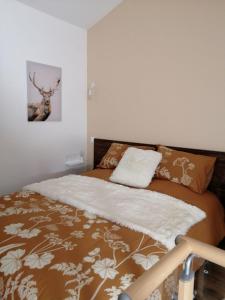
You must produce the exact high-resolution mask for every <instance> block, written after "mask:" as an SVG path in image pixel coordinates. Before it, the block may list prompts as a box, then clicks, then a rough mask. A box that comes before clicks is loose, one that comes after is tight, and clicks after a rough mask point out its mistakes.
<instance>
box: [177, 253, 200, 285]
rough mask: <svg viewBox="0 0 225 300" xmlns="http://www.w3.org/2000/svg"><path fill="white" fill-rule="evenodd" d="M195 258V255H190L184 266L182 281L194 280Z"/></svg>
mask: <svg viewBox="0 0 225 300" xmlns="http://www.w3.org/2000/svg"><path fill="white" fill-rule="evenodd" d="M195 257H196V255H195V254H190V255H189V256H188V257H187V258H186V259H185V261H184V264H183V272H182V273H181V277H180V279H181V280H183V281H190V280H191V279H192V278H193V276H194V272H193V271H192V262H193V259H194V258H195Z"/></svg>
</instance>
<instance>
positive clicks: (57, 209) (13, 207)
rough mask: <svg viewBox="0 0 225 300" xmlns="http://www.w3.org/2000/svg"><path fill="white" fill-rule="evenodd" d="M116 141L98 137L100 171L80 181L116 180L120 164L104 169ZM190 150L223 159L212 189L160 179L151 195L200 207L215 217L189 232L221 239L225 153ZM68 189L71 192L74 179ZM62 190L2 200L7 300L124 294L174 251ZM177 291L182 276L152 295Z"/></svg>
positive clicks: (2, 292) (0, 265)
mask: <svg viewBox="0 0 225 300" xmlns="http://www.w3.org/2000/svg"><path fill="white" fill-rule="evenodd" d="M112 142H117V141H111V140H103V139H95V143H94V169H93V170H91V171H88V172H85V173H84V174H83V175H84V176H83V175H82V176H78V178H76V179H75V180H78V181H81V182H83V181H84V179H83V178H81V177H84V178H87V182H88V183H89V182H90V181H91V180H92V179H93V181H94V183H95V182H96V181H97V184H100V185H102V184H103V182H104V184H106V183H107V182H108V181H109V177H110V175H111V173H112V170H110V169H98V168H96V167H97V165H98V164H99V162H100V161H101V158H102V157H103V156H104V155H105V153H106V152H107V150H108V149H109V147H110V145H111V143H112ZM119 142H120V143H125V142H124V141H122V142H121V141H119ZM128 144H129V145H131V146H135V147H136V146H152V147H155V145H147V144H137V143H128ZM172 148H174V149H181V148H175V147H172ZM182 150H184V149H182ZM185 151H187V152H190V153H196V154H205V155H209V156H215V157H217V162H216V165H215V170H214V174H213V177H212V180H211V183H210V185H209V190H208V191H206V192H205V193H204V194H197V193H195V192H193V191H191V190H189V189H187V188H186V187H184V186H181V185H178V184H176V183H174V182H170V181H167V180H160V179H154V180H153V181H152V183H151V184H150V185H149V186H148V187H147V189H146V191H145V193H146V192H148V191H147V190H151V191H156V192H160V193H163V194H166V195H170V196H173V197H175V198H177V199H181V200H182V201H184V202H185V203H187V204H191V205H194V206H195V207H198V208H200V209H201V210H202V211H204V212H205V213H206V216H207V217H206V218H204V219H203V220H202V221H200V222H198V223H196V224H195V225H194V226H192V227H191V228H190V230H188V232H187V235H188V236H190V237H193V238H195V239H198V240H201V241H203V242H206V243H209V244H212V245H218V243H219V242H220V241H221V240H222V239H223V238H224V235H225V228H224V208H223V205H224V201H225V153H222V152H215V151H208V150H207V151H205V150H195V149H185ZM95 179H96V180H95ZM71 180H73V178H71ZM103 180H104V181H103ZM58 183H59V184H58ZM58 183H57V184H58V185H60V184H64V185H65V182H63V183H62V182H61V181H60V182H59V181H58ZM54 184H56V183H55V182H54ZM66 184H67V183H66ZM84 184H86V182H85V183H84ZM86 185H87V184H86ZM111 185H112V184H111V183H109V186H107V188H109V189H110V188H111ZM114 185H115V184H114ZM65 189H66V190H67V191H68V186H67V185H66V188H65ZM96 189H97V188H96ZM125 189H126V188H125ZM56 190H57V187H56V188H55V190H54V191H56ZM71 190H72V189H71ZM43 191H44V190H43ZM125 191H126V192H129V191H128V190H125ZM94 192H95V191H94ZM97 192H99V191H97ZM89 193H90V191H89ZM55 194H56V196H55V197H53V198H55V199H53V198H50V197H49V196H48V193H46V194H45V192H43V194H41V193H37V192H35V191H32V190H29V189H28V190H27V189H25V190H22V191H20V192H17V193H13V194H11V195H5V196H3V197H2V198H1V200H0V224H1V228H0V298H1V299H29V300H33V299H41V300H53V299H54V300H55V299H59V300H60V299H67V300H79V299H80V300H94V299H102V300H106V299H110V300H116V299H117V297H118V295H119V294H120V293H121V291H122V290H125V289H126V288H127V287H128V286H129V285H130V284H131V283H132V282H133V281H134V280H135V279H136V278H137V277H138V276H140V275H141V274H142V273H143V272H144V271H145V270H148V269H149V268H150V267H151V266H152V265H154V264H155V263H156V262H157V261H158V260H159V259H160V257H162V256H163V255H164V254H165V253H167V252H168V248H167V247H166V246H165V245H164V244H163V243H161V242H159V241H157V240H154V239H153V238H151V237H150V236H149V235H148V234H144V233H143V232H140V231H138V230H131V229H130V228H128V226H122V225H121V224H120V223H119V222H113V221H112V220H111V218H105V217H103V216H102V215H101V214H100V215H99V214H95V213H93V211H91V210H84V209H82V208H83V207H85V206H82V205H84V204H78V205H77V206H76V205H72V204H73V203H72V202H73V201H74V203H75V204H76V201H75V200H76V199H73V198H71V195H69V196H68V198H67V199H68V200H70V201H67V202H65V201H62V200H57V197H58V195H57V193H56V192H55ZM81 194H82V193H80V197H81V199H82V195H81ZM94 197H96V196H94ZM99 197H100V196H99ZM58 198H59V197H58ZM60 199H61V198H60ZM71 201H72V202H71ZM71 203H72V204H71ZM175 292H176V274H171V276H170V277H169V278H168V279H167V280H166V281H165V282H164V283H163V285H162V286H161V287H159V288H158V289H157V290H156V291H155V292H154V293H153V294H152V295H151V296H150V297H149V300H156V299H169V298H170V297H171V295H172V294H173V293H175Z"/></svg>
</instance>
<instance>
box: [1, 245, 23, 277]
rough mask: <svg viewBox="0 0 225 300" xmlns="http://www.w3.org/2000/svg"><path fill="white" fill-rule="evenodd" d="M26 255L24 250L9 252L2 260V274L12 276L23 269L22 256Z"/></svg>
mask: <svg viewBox="0 0 225 300" xmlns="http://www.w3.org/2000/svg"><path fill="white" fill-rule="evenodd" d="M24 254H25V250H24V249H17V250H13V251H9V252H8V253H7V254H6V255H5V256H3V257H2V258H1V259H0V264H1V267H0V272H3V273H4V275H5V276H7V275H12V274H14V273H15V272H17V271H18V270H19V269H20V268H21V267H22V260H21V258H22V256H23V255H24Z"/></svg>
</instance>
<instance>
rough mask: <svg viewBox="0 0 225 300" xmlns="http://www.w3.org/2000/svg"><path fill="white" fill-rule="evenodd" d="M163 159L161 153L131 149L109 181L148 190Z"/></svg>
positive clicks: (126, 152) (125, 154)
mask: <svg viewBox="0 0 225 300" xmlns="http://www.w3.org/2000/svg"><path fill="white" fill-rule="evenodd" d="M161 159H162V154H161V153H160V152H156V151H153V150H142V149H137V148H133V147H129V148H128V149H127V150H126V151H125V153H124V155H123V157H122V159H121V160H120V162H119V164H118V166H117V167H116V169H115V170H114V171H113V173H112V175H111V177H110V178H109V179H110V180H111V181H112V182H116V183H121V184H125V185H128V186H133V187H137V188H146V187H147V186H148V185H149V183H150V182H151V180H152V177H153V176H154V173H155V170H156V168H157V166H158V164H159V163H160V161H161Z"/></svg>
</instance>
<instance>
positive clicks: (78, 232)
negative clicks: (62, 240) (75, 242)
mask: <svg viewBox="0 0 225 300" xmlns="http://www.w3.org/2000/svg"><path fill="white" fill-rule="evenodd" d="M70 235H72V236H74V237H75V238H77V239H82V238H83V237H84V232H83V231H81V230H75V231H73V232H71V233H70Z"/></svg>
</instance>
